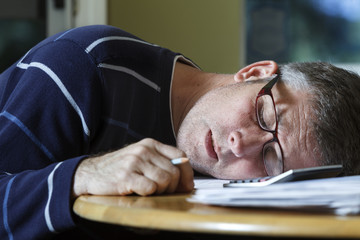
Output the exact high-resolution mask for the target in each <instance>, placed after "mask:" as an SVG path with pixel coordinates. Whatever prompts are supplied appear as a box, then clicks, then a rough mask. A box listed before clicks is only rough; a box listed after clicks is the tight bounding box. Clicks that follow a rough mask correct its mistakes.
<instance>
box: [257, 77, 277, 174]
mask: <svg viewBox="0 0 360 240" xmlns="http://www.w3.org/2000/svg"><path fill="white" fill-rule="evenodd" d="M277 80H278V76H276V77H275V78H274V79H272V80H271V81H270V82H268V83H267V84H266V85H265V86H264V87H263V88H262V89H261V90H260V92H259V93H258V95H257V97H256V109H255V111H256V117H257V122H258V124H259V126H260V128H261V129H262V130H264V131H267V132H270V133H272V134H273V138H272V139H271V140H270V141H267V142H266V143H265V144H264V146H263V149H262V155H263V161H264V165H265V170H266V173H267V174H268V176H275V175H279V174H281V173H282V172H283V171H284V161H283V153H282V148H281V146H280V143H279V139H278V136H277V130H278V119H277V114H276V107H275V102H274V98H273V95H272V93H271V89H272V87H273V86H274V85H275V83H276V82H277Z"/></svg>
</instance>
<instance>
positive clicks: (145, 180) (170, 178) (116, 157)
mask: <svg viewBox="0 0 360 240" xmlns="http://www.w3.org/2000/svg"><path fill="white" fill-rule="evenodd" d="M178 157H185V154H184V152H182V151H181V150H179V149H177V148H175V147H173V146H169V145H165V144H162V143H160V142H158V141H156V140H153V139H144V140H142V141H140V142H137V143H135V144H132V145H129V146H127V147H125V148H122V149H120V150H117V151H114V152H111V153H108V154H105V155H102V156H97V157H91V158H88V159H85V160H83V161H82V162H81V163H80V164H79V166H78V168H77V170H76V172H75V176H74V187H73V196H74V197H77V196H79V195H82V194H95V195H127V194H132V193H136V194H139V195H150V194H161V193H172V192H175V191H177V192H189V191H191V190H192V189H193V187H194V183H193V170H192V168H191V166H190V163H189V162H187V163H183V164H180V165H177V166H174V165H173V164H171V162H170V160H171V159H173V158H178Z"/></svg>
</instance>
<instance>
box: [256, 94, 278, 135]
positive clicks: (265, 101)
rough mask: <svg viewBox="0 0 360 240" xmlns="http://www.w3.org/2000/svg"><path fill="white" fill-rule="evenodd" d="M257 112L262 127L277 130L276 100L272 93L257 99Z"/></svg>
mask: <svg viewBox="0 0 360 240" xmlns="http://www.w3.org/2000/svg"><path fill="white" fill-rule="evenodd" d="M256 113H257V118H258V122H259V125H260V127H261V128H263V129H265V130H269V131H275V128H276V112H275V106H274V102H273V100H272V98H271V96H270V95H263V96H261V97H259V98H258V99H257V101H256Z"/></svg>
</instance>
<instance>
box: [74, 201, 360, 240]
mask: <svg viewBox="0 0 360 240" xmlns="http://www.w3.org/2000/svg"><path fill="white" fill-rule="evenodd" d="M190 196H191V195H185V194H179V195H167V196H148V197H140V196H88V195H86V196H80V197H79V198H78V199H77V200H76V201H75V203H74V206H73V209H74V211H75V213H76V214H78V215H79V216H80V217H82V218H85V219H89V220H93V221H99V222H103V223H109V224H115V225H116V224H118V225H122V226H129V227H138V228H145V229H156V230H167V231H177V232H179V231H180V232H194V233H207V234H208V233H216V234H225V235H227V234H231V235H234V234H235V235H244V236H245V235H246V236H267V237H275V236H276V237H302V238H303V237H331V238H342V239H343V238H360V216H336V215H331V214H319V213H317V214H316V213H304V212H296V211H284V210H269V209H249V208H227V207H218V206H209V205H203V204H197V203H190V202H188V201H186V199H187V198H188V197H190Z"/></svg>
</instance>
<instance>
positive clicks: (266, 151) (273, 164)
mask: <svg viewBox="0 0 360 240" xmlns="http://www.w3.org/2000/svg"><path fill="white" fill-rule="evenodd" d="M263 159H264V164H265V169H266V172H267V174H268V175H269V176H275V175H279V174H281V173H282V172H283V159H282V154H281V148H280V145H279V143H278V142H276V141H273V142H269V143H267V144H266V145H265V146H264V148H263Z"/></svg>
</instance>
